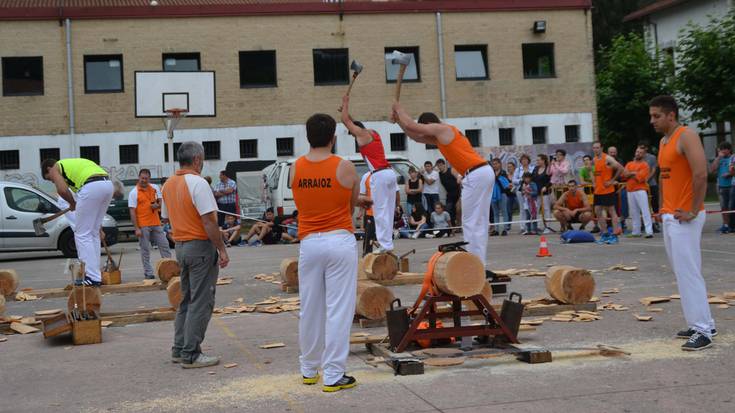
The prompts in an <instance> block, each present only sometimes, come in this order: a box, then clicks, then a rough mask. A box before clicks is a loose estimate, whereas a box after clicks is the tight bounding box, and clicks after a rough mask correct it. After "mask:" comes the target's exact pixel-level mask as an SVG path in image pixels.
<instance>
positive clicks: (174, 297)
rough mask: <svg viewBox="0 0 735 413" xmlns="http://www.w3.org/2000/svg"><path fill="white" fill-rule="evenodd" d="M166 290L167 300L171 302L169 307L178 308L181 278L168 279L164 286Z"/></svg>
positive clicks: (180, 296)
mask: <svg viewBox="0 0 735 413" xmlns="http://www.w3.org/2000/svg"><path fill="white" fill-rule="evenodd" d="M166 292H167V293H168V302H169V303H170V304H171V307H173V308H174V309H176V310H178V309H179V304H181V299H182V294H181V278H180V277H174V278H172V279H171V280H169V282H168V287H166Z"/></svg>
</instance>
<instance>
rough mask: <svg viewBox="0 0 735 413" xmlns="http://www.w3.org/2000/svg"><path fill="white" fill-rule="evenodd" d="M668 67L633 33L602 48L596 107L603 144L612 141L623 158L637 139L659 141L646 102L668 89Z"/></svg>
mask: <svg viewBox="0 0 735 413" xmlns="http://www.w3.org/2000/svg"><path fill="white" fill-rule="evenodd" d="M668 67H670V61H669V62H667V61H662V60H661V59H659V58H658V57H655V56H651V55H650V54H649V53H648V52H647V51H646V48H645V44H644V41H643V38H641V36H640V35H638V34H636V33H629V34H627V35H620V36H618V37H616V38H615V39H614V40H613V41H612V45H611V46H610V47H609V48H603V49H602V50H601V53H600V69H599V71H598V73H597V108H598V110H597V111H598V118H599V130H600V140H601V141H602V143H603V145H605V146H607V145H615V146H617V147H618V149H619V151H620V155H621V156H622V157H623V158H630V157H631V155H632V154H633V152H635V147H636V143H638V142H639V141H647V142H649V143H655V142H657V141H658V137H657V136H656V135H655V132H654V130H653V128H651V126H650V124H649V119H648V102H649V100H650V99H651V98H653V97H654V96H657V95H661V94H665V93H669V92H670V88H669V86H668V82H667V70H668Z"/></svg>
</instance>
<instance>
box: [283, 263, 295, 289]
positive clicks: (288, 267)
mask: <svg viewBox="0 0 735 413" xmlns="http://www.w3.org/2000/svg"><path fill="white" fill-rule="evenodd" d="M281 283H282V284H283V285H286V286H289V287H298V285H299V260H298V259H297V258H284V259H283V261H281Z"/></svg>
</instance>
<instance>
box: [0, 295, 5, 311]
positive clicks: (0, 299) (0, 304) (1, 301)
mask: <svg viewBox="0 0 735 413" xmlns="http://www.w3.org/2000/svg"><path fill="white" fill-rule="evenodd" d="M3 314H5V296H2V295H0V315H3Z"/></svg>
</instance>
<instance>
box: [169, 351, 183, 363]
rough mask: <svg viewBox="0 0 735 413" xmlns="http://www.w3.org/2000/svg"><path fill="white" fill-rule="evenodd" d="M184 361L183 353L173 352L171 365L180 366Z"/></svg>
mask: <svg viewBox="0 0 735 413" xmlns="http://www.w3.org/2000/svg"><path fill="white" fill-rule="evenodd" d="M183 361H184V359H182V358H181V353H176V352H173V351H172V352H171V363H174V364H180V363H181V362H183Z"/></svg>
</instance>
